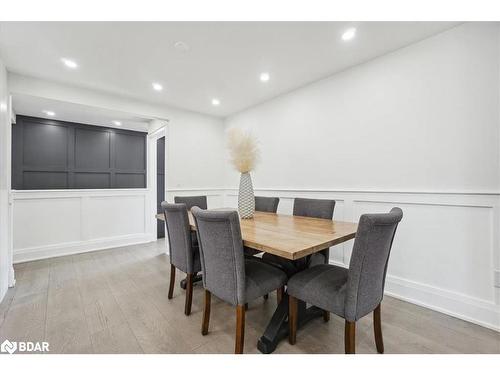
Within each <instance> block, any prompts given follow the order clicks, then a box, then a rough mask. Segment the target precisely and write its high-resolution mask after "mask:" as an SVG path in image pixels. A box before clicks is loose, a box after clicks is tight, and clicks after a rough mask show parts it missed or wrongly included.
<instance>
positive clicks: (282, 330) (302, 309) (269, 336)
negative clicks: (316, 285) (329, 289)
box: [257, 293, 323, 354]
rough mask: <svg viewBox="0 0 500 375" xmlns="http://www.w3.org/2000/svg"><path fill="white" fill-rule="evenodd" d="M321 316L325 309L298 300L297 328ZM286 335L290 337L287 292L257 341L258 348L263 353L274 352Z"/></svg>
mask: <svg viewBox="0 0 500 375" xmlns="http://www.w3.org/2000/svg"><path fill="white" fill-rule="evenodd" d="M321 316H323V310H321V309H320V308H318V307H316V306H311V307H309V308H307V306H306V303H305V302H303V301H299V302H298V322H297V328H301V327H303V326H304V325H305V324H307V323H308V322H310V321H311V320H312V319H314V318H318V317H321ZM286 337H288V294H286V293H285V295H284V296H283V299H282V300H281V302H280V304H279V305H278V307H277V308H276V311H275V312H274V314H273V316H272V318H271V321H270V322H269V324H268V325H267V327H266V330H265V332H264V334H263V335H262V336H261V338H260V339H259V341H258V342H257V348H258V349H259V350H260V352H261V353H264V354H269V353H272V352H274V350H275V349H276V346H277V345H278V343H279V342H280V341H281V340H283V339H284V338H286Z"/></svg>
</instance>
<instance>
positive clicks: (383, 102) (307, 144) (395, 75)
mask: <svg viewBox="0 0 500 375" xmlns="http://www.w3.org/2000/svg"><path fill="white" fill-rule="evenodd" d="M354 43H355V41H354ZM499 57H500V42H499V29H498V25H495V24H464V25H461V26H459V27H457V28H454V29H452V30H449V31H447V32H444V33H442V34H439V35H436V36H434V37H432V38H429V39H426V40H424V41H422V42H419V43H417V44H414V45H411V46H408V47H406V48H403V49H400V50H398V51H395V52H393V53H391V54H389V55H386V56H383V57H380V58H377V59H375V60H372V61H370V62H368V63H365V64H362V65H359V66H356V67H353V68H351V69H348V70H346V71H344V72H341V73H339V74H336V75H334V76H332V77H330V78H327V79H324V80H322V81H319V82H316V83H314V84H311V85H308V86H306V87H304V88H301V89H299V90H296V91H293V92H291V93H289V94H287V95H283V96H280V97H278V98H276V99H274V100H271V101H268V102H266V103H264V104H261V105H259V106H256V107H253V108H250V109H248V110H246V111H243V112H241V113H238V114H236V115H234V116H232V117H230V118H228V119H227V120H226V127H242V128H249V129H252V131H253V133H254V134H256V135H257V137H258V138H259V141H260V145H261V151H262V155H261V157H262V160H261V163H260V165H259V166H258V167H257V170H256V171H255V172H254V173H253V177H254V186H255V187H256V191H257V193H258V194H263V195H272V196H280V197H281V198H282V202H281V203H280V210H281V211H282V212H291V206H292V202H293V200H292V197H294V196H311V197H328V198H334V199H336V200H337V201H338V203H337V206H336V209H335V218H336V219H339V220H347V221H357V220H358V219H359V216H360V215H361V214H362V213H365V212H379V211H380V212H383V211H387V210H389V209H390V208H391V207H393V206H400V207H401V208H402V209H403V210H404V213H405V217H404V219H403V222H402V223H401V225H400V228H399V230H398V234H397V237H396V240H395V243H394V248H393V253H392V256H391V260H390V265H389V270H388V280H387V292H388V294H392V295H396V296H398V297H400V298H403V299H407V300H410V301H412V302H415V303H419V304H421V305H425V306H429V307H432V308H434V309H436V310H440V311H445V312H447V313H450V314H452V315H455V316H459V317H462V318H464V319H467V320H471V321H475V322H478V323H480V324H483V325H485V326H488V327H493V328H495V329H500V307H499V306H500V292H499V287H500V285H499V281H498V280H500V277H499V275H500V271H499V270H500V244H499V224H500V220H499V205H500V204H499V203H500V202H499V201H500V171H499V160H500V157H499V145H500V140H499V102H500V101H499V94H500V87H499V83H500V75H499V73H500V64H499ZM275 79H279V76H277V77H276V78H275ZM227 169H228V170H229V168H227ZM227 181H228V185H229V186H231V187H237V184H238V176H237V174H236V173H233V172H231V173H228V175H227ZM235 194H236V192H235V191H233V192H229V193H227V195H226V201H227V202H228V204H232V205H234V204H236V197H235ZM351 247H352V244H347V245H345V246H340V247H337V248H336V249H334V251H332V252H331V261H332V262H334V263H337V264H341V265H348V262H349V256H350V251H351ZM495 278H496V280H497V281H495ZM495 284H496V287H495Z"/></svg>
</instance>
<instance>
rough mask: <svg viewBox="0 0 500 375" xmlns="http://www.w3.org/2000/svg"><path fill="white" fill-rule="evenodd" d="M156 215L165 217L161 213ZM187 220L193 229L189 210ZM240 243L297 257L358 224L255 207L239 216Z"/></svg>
mask: <svg viewBox="0 0 500 375" xmlns="http://www.w3.org/2000/svg"><path fill="white" fill-rule="evenodd" d="M228 210H229V209H228ZM156 218H157V219H160V220H165V218H164V215H163V214H157V215H156ZM189 224H190V225H191V229H192V230H196V227H195V224H194V218H193V215H192V214H191V212H189ZM240 225H241V236H242V237H243V244H244V245H245V246H247V247H250V248H252V249H256V250H260V251H264V252H266V253H270V254H274V255H277V256H280V257H283V258H286V259H291V260H295V259H300V258H303V257H305V256H307V255H310V254H313V253H316V252H318V251H320V250H323V249H326V248H327V247H330V246H334V245H338V244H340V243H342V242H345V241H348V240H350V239H353V238H354V237H355V236H356V230H357V228H358V224H356V223H349V222H345V221H334V220H326V219H316V218H311V217H303V216H291V215H282V214H274V213H269V212H259V211H256V212H255V214H254V217H253V218H252V219H244V220H243V219H242V220H240Z"/></svg>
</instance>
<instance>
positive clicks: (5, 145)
mask: <svg viewBox="0 0 500 375" xmlns="http://www.w3.org/2000/svg"><path fill="white" fill-rule="evenodd" d="M9 190H10V100H9V91H8V88H7V71H6V70H5V66H4V65H3V63H2V61H1V60H0V301H1V300H2V298H3V297H4V295H5V293H6V292H7V288H8V285H9V274H10V271H11V259H10V257H11V255H10V246H11V245H10V237H11V235H10V231H11V228H10V224H9V222H10V220H9V218H10V208H9Z"/></svg>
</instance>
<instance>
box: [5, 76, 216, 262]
mask: <svg viewBox="0 0 500 375" xmlns="http://www.w3.org/2000/svg"><path fill="white" fill-rule="evenodd" d="M9 86H10V87H9V88H10V90H11V92H12V93H16V94H24V95H31V96H36V97H42V98H49V99H54V100H59V101H66V102H70V103H77V104H82V105H86V106H92V107H97V108H106V109H109V110H116V111H120V112H127V113H132V114H138V115H141V116H142V117H149V118H152V119H163V120H160V121H153V123H152V126H151V131H154V130H156V129H157V128H158V126H161V125H164V124H167V132H166V133H167V138H166V139H167V142H166V147H167V163H166V179H167V195H166V196H167V197H169V198H171V197H172V195H175V194H177V191H179V193H180V194H182V193H183V191H184V194H186V192H185V189H187V191H190V189H198V188H200V187H201V186H203V187H205V188H206V187H219V188H220V187H223V186H224V173H223V169H222V168H220V166H221V164H222V161H223V157H222V155H223V148H222V147H221V145H222V143H223V137H222V134H223V131H224V128H223V122H222V120H220V119H217V118H215V117H211V116H204V115H201V114H197V113H192V112H187V111H182V110H178V109H175V108H170V107H167V106H162V105H151V104H147V103H141V102H137V101H135V100H131V99H128V98H122V97H117V96H113V95H108V94H106V93H101V92H95V91H91V90H86V89H79V88H75V87H71V86H66V85H62V84H57V83H53V82H46V81H41V80H38V79H34V78H29V77H23V76H19V75H15V74H9ZM167 119H168V120H167ZM153 164H154V163H153ZM153 164H152V163H148V174H151V171H153V173H156V172H155V171H156V169H155V167H152V165H153ZM150 168H152V169H150ZM148 180H149V179H148ZM153 185H154V186H149V187H148V189H110V190H70V191H14V192H13V194H12V198H13V216H14V219H13V222H14V236H13V237H14V239H13V242H14V243H13V246H14V261H15V262H21V261H27V260H33V259H40V258H46V257H52V256H58V255H64V254H71V253H77V252H82V251H92V250H96V249H103V248H108V247H116V246H123V245H127V244H133V243H140V242H146V241H150V240H153V239H155V238H156V225H155V221H154V216H153V214H152V212H153V210H154V206H155V204H156V201H155V197H154V195H153V194H151V192H152V190H153V189H154V190H156V185H155V184H153ZM183 189H184V190H183Z"/></svg>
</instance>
